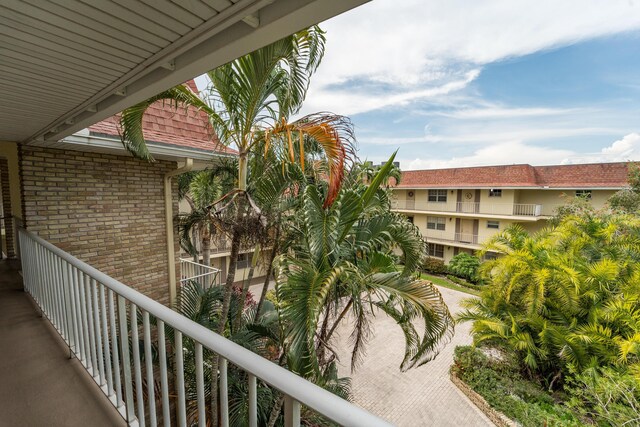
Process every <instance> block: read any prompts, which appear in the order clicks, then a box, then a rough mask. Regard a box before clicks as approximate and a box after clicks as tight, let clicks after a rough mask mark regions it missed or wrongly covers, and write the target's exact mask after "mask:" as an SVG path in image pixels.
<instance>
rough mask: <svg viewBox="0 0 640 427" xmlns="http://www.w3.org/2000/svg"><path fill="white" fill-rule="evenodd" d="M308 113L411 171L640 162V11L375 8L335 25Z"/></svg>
mask: <svg viewBox="0 0 640 427" xmlns="http://www.w3.org/2000/svg"><path fill="white" fill-rule="evenodd" d="M322 27H323V28H324V29H325V30H326V31H327V54H326V56H325V59H324V61H323V64H322V65H321V67H320V69H319V70H318V73H317V74H316V76H315V78H314V80H313V81H312V85H311V88H310V91H309V95H308V97H307V102H306V103H305V107H304V108H303V112H302V113H303V114H304V113H309V112H314V111H332V112H334V113H338V114H344V115H348V116H350V117H351V118H352V120H353V122H354V124H355V126H356V136H357V137H358V141H359V150H358V153H359V156H360V158H361V159H369V160H373V161H375V162H380V161H382V160H385V159H386V158H388V157H389V155H390V154H391V153H392V152H393V151H395V150H396V149H399V153H398V159H399V160H400V161H401V166H402V168H403V169H423V168H434V167H456V166H473V165H483V164H511V163H531V164H558V163H579V162H596V161H624V160H640V2H638V1H634V0H626V1H620V2H617V1H608V2H601V1H588V0H579V1H577V0H576V1H571V0H563V1H562V2H558V1H547V0H538V1H535V2H533V1H531V2H524V1H523V2H513V1H510V0H487V1H483V2H471V1H464V0H453V1H448V2H441V1H432V0H405V1H403V2H397V1H393V0H374V1H373V2H371V3H369V4H366V5H364V6H361V7H359V8H356V9H354V10H352V11H350V12H348V13H345V14H343V15H341V16H338V17H336V18H333V19H332V20H329V21H327V22H325V23H323V24H322Z"/></svg>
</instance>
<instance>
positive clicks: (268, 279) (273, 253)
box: [253, 216, 280, 322]
mask: <svg viewBox="0 0 640 427" xmlns="http://www.w3.org/2000/svg"><path fill="white" fill-rule="evenodd" d="M279 224H280V216H278V225H277V228H276V236H275V239H274V241H273V248H271V254H270V255H269V262H268V264H267V274H266V276H265V277H264V285H263V286H262V292H261V293H260V300H259V301H258V308H256V317H255V319H253V321H254V322H257V321H258V319H259V318H260V312H261V311H262V306H263V304H264V300H265V298H266V297H267V291H268V290H269V282H271V274H272V273H273V261H274V260H275V259H276V255H277V254H278V242H279V240H280V225H279Z"/></svg>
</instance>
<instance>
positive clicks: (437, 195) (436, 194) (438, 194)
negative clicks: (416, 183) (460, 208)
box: [428, 190, 447, 202]
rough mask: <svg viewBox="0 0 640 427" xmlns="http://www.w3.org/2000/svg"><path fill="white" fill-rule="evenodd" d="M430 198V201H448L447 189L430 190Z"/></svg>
mask: <svg viewBox="0 0 640 427" xmlns="http://www.w3.org/2000/svg"><path fill="white" fill-rule="evenodd" d="M428 200H429V201H430V202H446V201H447V190H429V198H428Z"/></svg>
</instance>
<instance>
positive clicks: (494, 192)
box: [489, 188, 502, 197]
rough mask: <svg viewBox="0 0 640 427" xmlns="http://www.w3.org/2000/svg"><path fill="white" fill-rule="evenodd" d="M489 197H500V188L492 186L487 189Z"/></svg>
mask: <svg viewBox="0 0 640 427" xmlns="http://www.w3.org/2000/svg"><path fill="white" fill-rule="evenodd" d="M489 197H502V190H497V189H495V188H492V189H491V190H489Z"/></svg>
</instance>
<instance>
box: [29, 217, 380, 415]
mask: <svg viewBox="0 0 640 427" xmlns="http://www.w3.org/2000/svg"><path fill="white" fill-rule="evenodd" d="M19 240H20V250H21V260H22V270H23V275H24V284H25V290H26V291H27V292H28V293H29V294H30V295H31V296H32V297H33V299H34V300H35V302H36V303H37V305H38V306H39V308H40V310H41V312H42V314H43V316H45V317H46V318H47V319H48V320H49V321H50V322H51V324H52V325H53V326H54V327H55V328H56V330H57V331H58V333H59V334H60V335H61V336H62V338H63V339H64V340H65V342H66V343H67V345H68V346H69V350H70V352H71V354H73V355H75V356H76V357H77V358H78V360H79V361H80V362H81V363H82V365H83V366H84V368H85V369H86V370H87V372H88V373H89V375H90V376H91V377H92V378H93V379H94V381H95V382H96V383H97V384H98V385H99V386H100V389H101V390H102V391H103V392H104V393H105V395H107V396H108V398H109V400H110V401H111V402H112V403H113V405H114V406H115V407H116V408H117V409H118V411H119V412H120V414H121V415H122V416H123V417H124V418H125V420H126V421H127V422H128V423H129V425H131V426H144V425H151V426H155V425H164V426H169V425H171V424H172V423H173V422H175V423H177V425H179V426H186V425H187V408H189V410H190V417H189V425H196V424H197V425H198V426H206V425H207V421H208V420H207V418H208V417H207V414H206V408H207V406H206V404H205V381H204V380H205V376H204V370H205V369H207V368H208V366H207V365H206V364H205V363H204V360H203V351H204V350H208V351H211V352H213V353H214V354H217V355H219V356H220V360H221V363H220V366H219V370H218V372H216V373H213V374H215V375H216V377H218V376H219V379H218V383H219V407H220V409H219V415H220V420H221V425H222V426H228V425H229V395H228V388H227V385H228V378H227V368H228V364H229V363H231V364H233V365H235V366H236V367H238V368H239V369H241V370H243V371H244V372H245V373H246V374H247V377H246V378H247V389H248V408H249V411H248V419H247V420H245V421H246V425H248V426H251V427H255V426H257V381H263V382H264V383H266V384H269V385H270V386H272V387H274V388H276V389H278V390H279V391H280V392H281V393H282V394H283V395H284V417H285V426H286V427H292V426H299V425H300V409H301V405H305V406H306V407H308V408H310V409H311V410H314V411H316V412H317V413H319V414H321V415H323V416H325V417H326V418H328V419H330V420H332V421H334V422H336V423H338V424H341V425H348V426H387V425H390V424H388V423H387V422H386V421H384V420H382V419H380V418H378V417H376V416H374V415H372V414H370V413H369V412H367V411H365V410H363V409H361V408H358V407H357V406H355V405H352V404H351V403H349V402H347V401H345V400H343V399H341V398H339V397H338V396H336V395H334V394H332V393H330V392H328V391H326V390H324V389H322V388H320V387H318V386H317V385H315V384H313V383H311V382H308V381H306V380H304V379H303V378H301V377H298V376H297V375H295V374H294V373H292V372H290V371H287V370H286V369H284V368H282V367H280V366H278V365H276V364H275V363H272V362H270V361H269V360H267V359H264V358H262V357H261V356H259V355H257V354H255V353H253V352H251V351H249V350H247V349H245V348H244V347H241V346H239V345H237V344H235V343H234V342H232V341H230V340H228V339H226V338H224V337H222V336H220V335H218V334H216V333H214V332H212V331H210V330H209V329H207V328H205V327H204V326H202V325H199V324H198V323H196V322H193V321H192V320H189V319H187V318H186V317H184V316H182V315H180V314H178V313H177V312H175V311H173V310H171V309H170V308H168V307H165V306H164V305H162V304H160V303H159V302H157V301H154V300H152V299H150V298H148V297H146V296H144V295H142V294H141V293H139V292H137V291H135V290H134V289H132V288H130V287H128V286H126V285H124V284H122V283H120V282H119V281H117V280H115V279H113V278H111V277H109V276H107V275H106V274H104V273H102V272H100V271H98V270H96V269H95V268H93V267H91V266H89V265H88V264H86V263H84V262H82V261H80V260H78V259H77V258H75V257H73V256H72V255H70V254H68V253H66V252H64V251H62V250H61V249H59V248H57V247H55V246H54V245H52V244H51V243H49V242H46V241H45V240H43V239H41V238H40V237H38V236H36V235H34V234H33V233H30V232H28V231H26V230H24V229H20V230H19ZM152 331H153V332H152ZM187 343H190V344H193V347H191V348H193V351H192V352H190V351H189V352H188V351H185V347H186V344H187ZM152 348H155V349H157V351H155V352H154V351H152ZM171 349H174V350H173V352H172V353H171V352H170V351H171ZM168 350H169V351H168ZM172 356H173V357H172ZM185 356H186V357H188V358H189V360H186V359H185ZM155 357H157V364H156V362H154V358H155ZM187 362H188V363H189V366H194V367H195V372H192V371H191V370H188V371H187V370H185V363H187ZM192 363H193V364H192ZM209 369H210V368H209ZM185 374H188V375H190V376H189V378H192V377H191V376H192V375H193V376H195V384H194V385H193V389H192V388H189V389H185ZM157 380H159V383H160V388H159V395H158V396H156V394H155V393H156V387H155V384H156V381H157ZM170 385H171V387H170ZM187 392H188V393H187ZM170 401H173V402H170ZM174 408H175V411H174ZM209 421H210V420H209Z"/></svg>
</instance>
